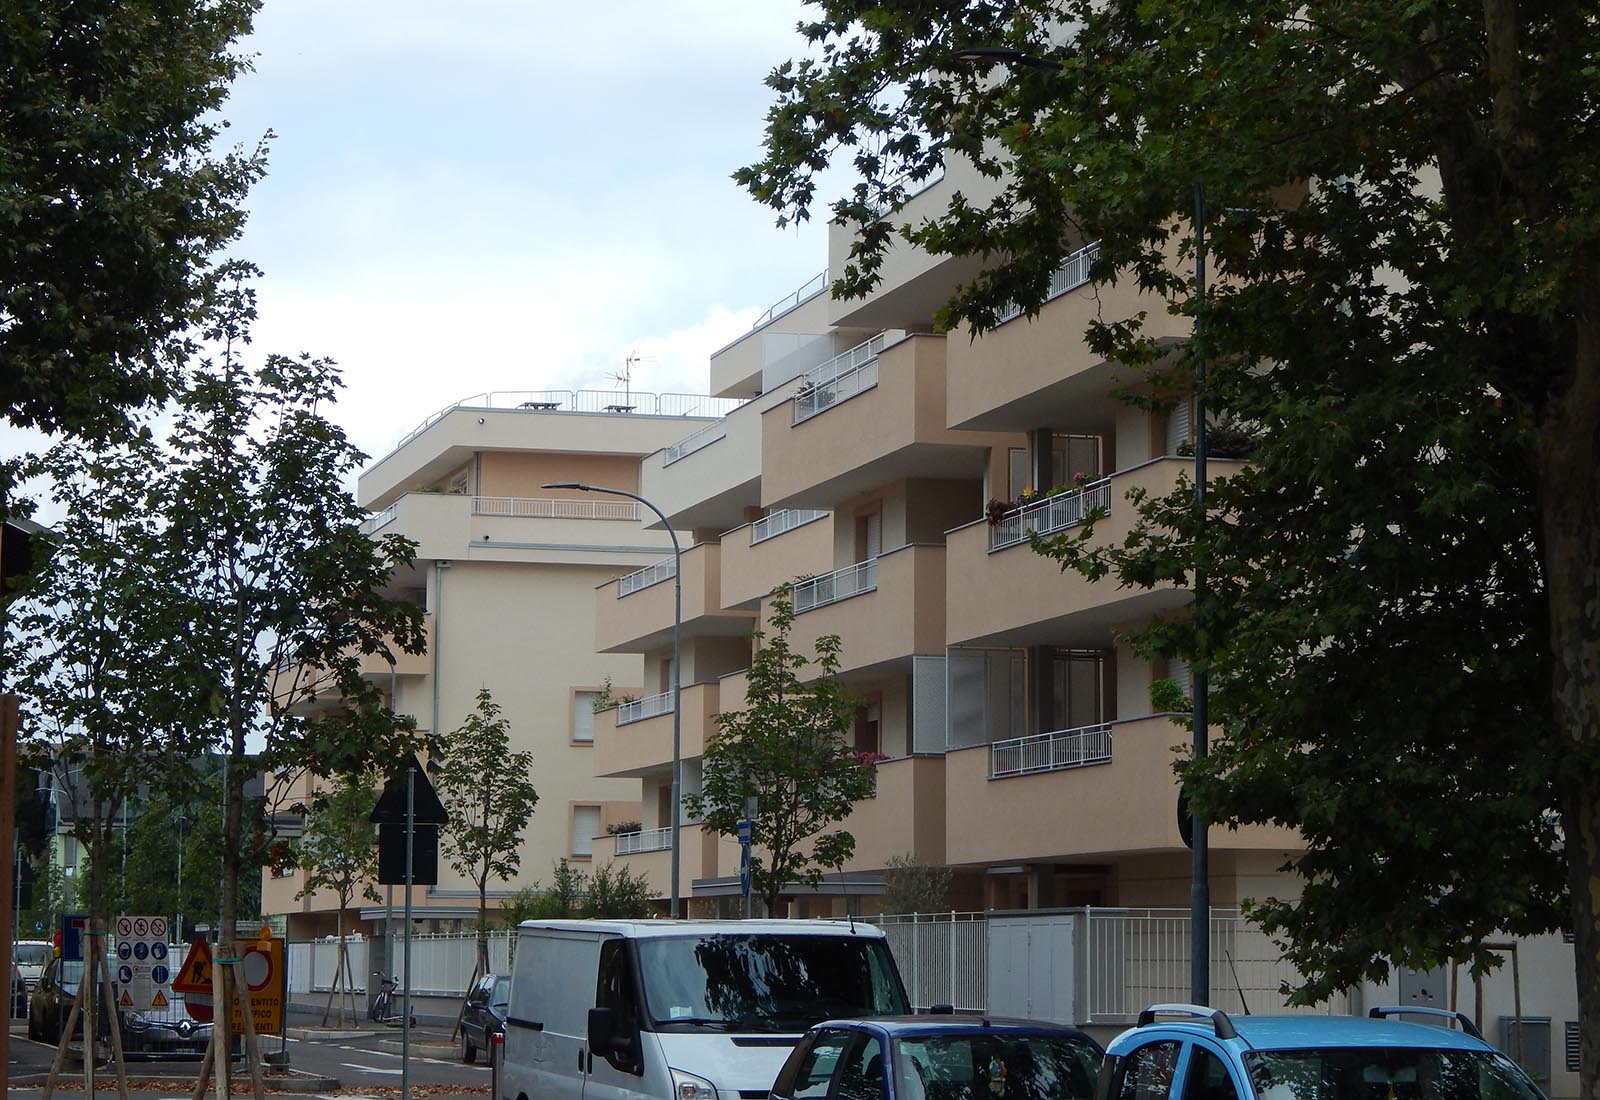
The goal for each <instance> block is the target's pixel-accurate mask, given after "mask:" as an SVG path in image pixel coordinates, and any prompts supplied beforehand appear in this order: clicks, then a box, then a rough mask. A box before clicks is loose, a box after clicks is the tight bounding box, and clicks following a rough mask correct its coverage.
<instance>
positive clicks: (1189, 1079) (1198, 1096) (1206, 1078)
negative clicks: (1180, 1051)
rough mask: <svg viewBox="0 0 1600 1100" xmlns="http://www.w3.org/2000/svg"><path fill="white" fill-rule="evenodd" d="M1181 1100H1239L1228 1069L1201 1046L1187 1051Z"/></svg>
mask: <svg viewBox="0 0 1600 1100" xmlns="http://www.w3.org/2000/svg"><path fill="white" fill-rule="evenodd" d="M1183 1100H1239V1090H1238V1089H1236V1088H1234V1087H1233V1078H1232V1077H1231V1076H1229V1074H1228V1067H1227V1066H1226V1065H1225V1064H1224V1063H1223V1061H1222V1059H1221V1058H1219V1057H1217V1055H1216V1054H1215V1053H1213V1052H1212V1051H1210V1050H1207V1049H1206V1048H1205V1047H1202V1046H1195V1047H1192V1048H1190V1051H1189V1072H1188V1073H1186V1074H1185V1075H1184V1079H1183Z"/></svg>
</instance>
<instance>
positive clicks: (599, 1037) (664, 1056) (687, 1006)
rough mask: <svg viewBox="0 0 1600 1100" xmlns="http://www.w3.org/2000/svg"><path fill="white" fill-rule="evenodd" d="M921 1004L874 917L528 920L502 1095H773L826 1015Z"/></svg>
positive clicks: (520, 944) (668, 1098)
mask: <svg viewBox="0 0 1600 1100" xmlns="http://www.w3.org/2000/svg"><path fill="white" fill-rule="evenodd" d="M908 1011H909V1009H908V1007H907V1003H906V994H905V987H904V986H903V985H902V984H901V982H900V973H899V971H898V970H896V969H895V965H894V958H893V956H892V955H891V954H890V953H889V943H888V941H887V940H886V939H885V937H884V933H883V931H882V930H881V929H878V928H874V927H873V926H871V925H869V924H864V923H855V924H849V923H846V922H844V921H819V920H755V921H668V920H640V921H622V920H552V921H523V922H522V924H521V926H520V927H519V928H518V929H517V950H516V959H515V962H514V963H513V964H512V967H511V1004H510V1006H509V1007H508V1010H507V1013H506V1031H505V1049H504V1052H503V1064H502V1065H501V1068H500V1083H499V1091H498V1093H497V1095H500V1096H519V1095H526V1096H535V1097H540V1098H542V1100H563V1098H567V1100H570V1098H572V1097H576V1096H580V1095H581V1096H583V1097H585V1098H587V1100H624V1098H626V1097H631V1098H633V1100H718V1098H719V1097H720V1098H723V1100H729V1098H731V1097H740V1098H741V1100H744V1098H747V1097H751V1096H753V1097H755V1098H757V1100H762V1098H764V1097H766V1095H767V1091H768V1090H769V1089H770V1088H771V1087H772V1079H773V1076H774V1075H775V1074H776V1073H777V1072H778V1069H779V1068H780V1067H781V1066H782V1065H783V1060H784V1058H785V1057H787V1056H788V1054H789V1051H790V1049H791V1048H792V1047H793V1046H794V1044H795V1042H796V1041H797V1040H798V1039H799V1037H800V1035H801V1034H802V1033H803V1032H804V1031H805V1030H806V1029H807V1028H809V1027H810V1026H811V1025H812V1024H815V1023H818V1022H820V1021H822V1020H826V1019H829V1018H831V1017H835V1016H838V1017H858V1016H891V1015H903V1014H905V1013H906V1012H908Z"/></svg>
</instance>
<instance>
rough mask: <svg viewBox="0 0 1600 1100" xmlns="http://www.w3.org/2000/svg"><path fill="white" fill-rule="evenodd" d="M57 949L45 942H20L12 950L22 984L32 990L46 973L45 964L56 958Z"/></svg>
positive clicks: (12, 956) (12, 957)
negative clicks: (40, 976)
mask: <svg viewBox="0 0 1600 1100" xmlns="http://www.w3.org/2000/svg"><path fill="white" fill-rule="evenodd" d="M55 953H56V952H55V948H54V947H53V946H52V945H50V944H49V943H46V942H45V941H44V940H18V941H17V942H16V943H15V944H13V945H12V948H11V959H12V961H13V962H15V963H16V964H17V970H18V971H19V972H20V973H21V975H22V982H23V985H25V986H26V987H27V988H28V989H32V988H33V987H34V985H35V984H36V983H37V982H38V981H39V975H40V974H42V973H44V964H45V963H47V962H49V961H50V960H51V959H52V958H53V957H54V956H55Z"/></svg>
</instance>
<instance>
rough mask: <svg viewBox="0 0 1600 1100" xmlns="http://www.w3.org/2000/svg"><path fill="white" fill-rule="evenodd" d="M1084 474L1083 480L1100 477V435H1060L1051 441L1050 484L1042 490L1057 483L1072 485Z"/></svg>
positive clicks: (1041, 490) (1093, 479)
mask: <svg viewBox="0 0 1600 1100" xmlns="http://www.w3.org/2000/svg"><path fill="white" fill-rule="evenodd" d="M1079 474H1082V475H1083V478H1082V480H1083V481H1098V480H1099V478H1100V437H1099V436H1097V435H1058V436H1055V437H1054V438H1052V439H1051V441H1050V484H1049V485H1045V486H1041V487H1040V488H1039V491H1040V492H1044V491H1045V490H1046V489H1053V488H1055V487H1056V486H1057V485H1066V486H1068V487H1070V486H1071V485H1072V484H1073V483H1074V482H1076V481H1078V480H1079V478H1078V475H1079Z"/></svg>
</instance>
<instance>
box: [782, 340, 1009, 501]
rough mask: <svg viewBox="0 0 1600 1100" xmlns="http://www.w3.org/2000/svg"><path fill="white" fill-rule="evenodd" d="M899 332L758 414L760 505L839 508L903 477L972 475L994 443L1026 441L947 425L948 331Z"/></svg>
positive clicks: (977, 474)
mask: <svg viewBox="0 0 1600 1100" xmlns="http://www.w3.org/2000/svg"><path fill="white" fill-rule="evenodd" d="M894 336H895V334H893V333H885V334H880V336H878V337H874V338H873V339H872V340H870V341H868V342H866V343H864V344H862V345H859V346H858V347H856V348H854V349H852V350H851V351H850V352H848V353H846V354H845V355H844V356H841V357H839V358H838V359H837V360H835V361H833V362H831V363H829V364H827V365H825V366H824V367H822V368H818V370H816V371H814V372H812V373H811V374H810V375H808V376H807V378H806V380H805V381H804V382H802V383H801V388H800V391H799V392H797V393H796V394H795V397H794V401H793V404H792V407H790V408H783V407H781V406H780V407H777V408H772V409H769V410H767V411H766V412H764V413H763V414H762V431H761V502H762V504H763V505H765V506H767V507H774V508H817V509H826V508H833V507H835V506H836V505H837V504H839V503H840V502H841V501H843V500H846V499H848V498H850V497H852V496H856V495H857V494H860V493H864V492H867V491H869V490H872V489H877V488H880V487H882V486H884V485H886V484H889V483H890V482H894V481H898V480H903V479H907V478H920V479H931V480H939V479H943V480H965V481H971V482H973V483H974V484H976V483H977V482H978V481H979V480H980V479H981V478H982V477H983V474H984V468H985V462H986V460H987V454H988V449H989V448H991V447H1008V446H1012V445H1016V446H1021V445H1023V442H1024V441H1023V439H1022V437H1020V436H1013V435H991V434H987V433H980V432H953V431H951V430H950V429H949V428H947V427H946V426H945V354H946V352H945V339H944V337H942V336H925V335H913V336H905V337H903V338H900V339H898V340H897V339H895V338H894ZM807 384H809V388H807Z"/></svg>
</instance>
